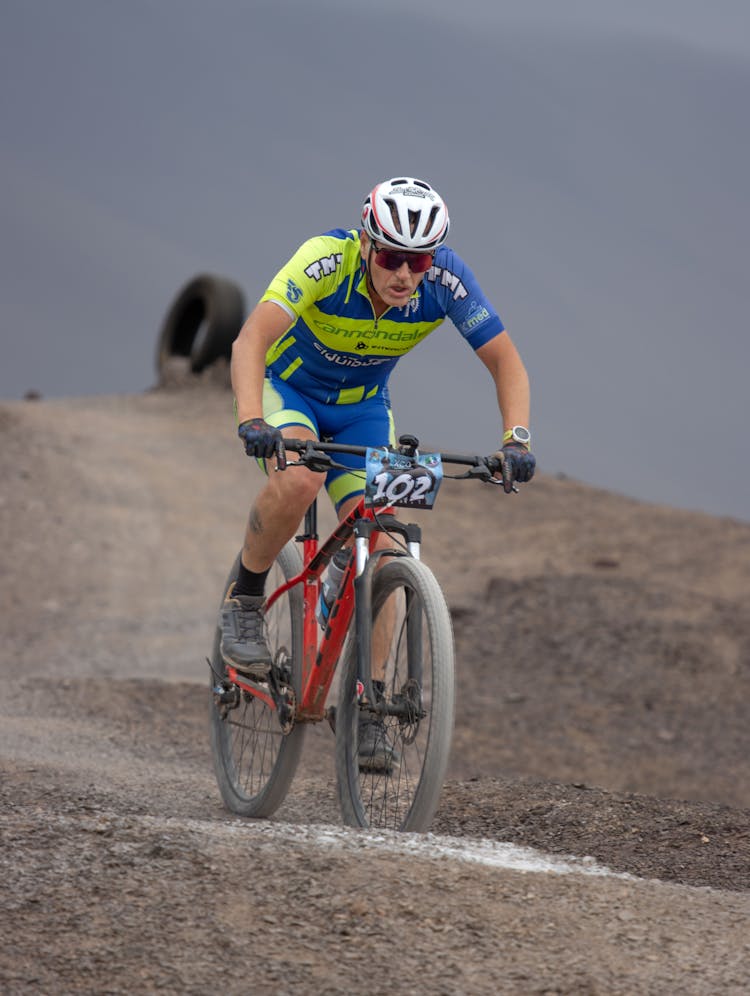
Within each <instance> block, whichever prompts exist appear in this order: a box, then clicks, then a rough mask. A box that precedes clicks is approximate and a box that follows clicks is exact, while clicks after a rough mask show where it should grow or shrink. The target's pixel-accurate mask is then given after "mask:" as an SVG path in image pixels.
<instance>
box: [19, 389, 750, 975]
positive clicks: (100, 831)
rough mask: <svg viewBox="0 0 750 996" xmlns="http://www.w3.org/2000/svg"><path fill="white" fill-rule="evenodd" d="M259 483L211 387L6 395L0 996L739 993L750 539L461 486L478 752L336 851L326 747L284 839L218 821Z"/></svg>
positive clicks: (434, 532)
mask: <svg viewBox="0 0 750 996" xmlns="http://www.w3.org/2000/svg"><path fill="white" fill-rule="evenodd" d="M403 428H408V427H403ZM259 483H260V478H259V476H258V474H257V472H256V471H255V469H254V468H253V466H252V465H251V463H250V461H247V460H246V459H244V457H243V456H242V453H241V450H240V449H239V446H238V444H237V442H236V440H235V438H234V434H233V428H232V418H231V399H230V397H229V395H228V393H227V392H226V390H225V389H223V388H222V387H221V386H220V385H217V384H210V383H203V384H202V385H196V386H195V387H193V388H185V387H182V388H178V387H175V388H172V389H162V390H159V391H153V392H148V393H146V394H144V395H142V396H134V397H115V398H111V397H107V398H84V399H68V400H63V401H54V402H46V401H43V400H36V401H27V402H16V403H5V404H3V405H0V543H1V544H2V550H3V556H2V561H1V563H0V572H1V573H0V606H1V607H2V626H3V640H2V655H1V658H0V669H1V672H2V687H3V695H2V698H1V699H0V773H1V778H2V781H1V782H0V799H1V800H2V809H1V810H0V833H1V834H2V843H3V847H2V849H0V866H1V868H2V870H1V872H0V875H1V876H2V879H1V880H2V886H1V887H0V938H1V940H0V990H1V991H3V992H8V993H68V992H70V993H150V992H155V991H164V992H175V993H209V992H215V991H216V990H218V989H222V990H223V991H225V992H227V993H247V992H258V993H307V992H319V993H330V994H333V993H351V992H356V991H364V992H370V993H386V992H387V993H389V994H394V993H398V994H401V993H445V994H448V993H451V994H452V993H467V994H473V993H477V994H483V993H488V994H489V993H499V992H503V993H505V992H507V993H591V994H593V993H618V994H619V993H622V994H625V993H674V992H680V993H701V994H703V993H719V992H720V993H744V992H747V991H748V989H750V932H749V931H748V928H747V924H748V913H750V778H749V777H748V776H749V775H750V762H749V761H748V758H749V757H750V724H748V722H747V705H746V703H747V702H748V693H749V692H750V619H748V614H747V604H748V596H749V595H750V525H748V524H744V523H739V522H736V521H733V520H729V519H717V518H712V517H710V516H705V515H700V514H696V513H688V512H683V511H676V510H673V509H669V508H665V507H657V506H651V505H647V504H643V503H639V502H635V501H632V500H629V499H625V498H622V497H619V496H617V495H612V494H608V493H605V492H602V491H597V490H595V489H592V488H589V487H584V486H583V485H580V484H578V483H576V482H573V481H569V480H563V479H554V478H550V477H545V476H544V475H541V476H540V477H539V478H538V479H537V480H535V481H534V482H533V484H531V485H530V486H528V487H527V488H524V489H523V491H522V493H521V494H520V495H516V496H512V497H506V496H504V495H502V494H499V493H498V490H499V489H498V490H494V489H492V490H491V489H489V488H486V487H481V486H479V485H468V484H459V483H455V484H449V483H447V482H446V484H445V485H444V487H443V490H442V491H441V496H440V499H439V502H438V507H437V508H436V509H435V511H434V512H431V513H428V514H425V516H424V517H423V518H424V521H423V523H422V524H423V527H424V529H425V559H426V560H427V561H428V562H429V563H430V565H431V566H432V567H433V569H434V570H435V573H436V574H437V575H438V577H439V579H440V581H441V584H442V585H443V587H444V589H445V591H446V595H447V597H448V600H449V603H450V605H451V609H452V613H453V620H454V627H455V632H456V643H457V651H458V663H459V689H458V711H457V717H456V735H455V741H454V750H453V757H452V763H451V770H450V775H449V780H448V782H447V784H446V787H445V790H444V793H443V797H442V801H441V805H440V808H439V810H438V813H437V816H436V819H435V821H434V825H433V827H432V833H431V834H430V835H428V836H427V837H426V838H418V842H415V843H412V841H413V840H414V839H413V838H409V837H408V835H407V836H406V837H405V836H404V835H401V836H400V837H399V836H398V835H379V837H378V838H372V837H370V836H368V835H364V834H355V833H349V832H344V831H343V830H342V829H341V828H340V826H339V823H340V821H339V816H338V812H337V807H336V794H335V784H334V778H333V758H332V737H331V734H330V731H329V730H328V729H327V728H323V727H319V728H315V729H314V730H311V731H310V732H309V735H308V747H307V749H306V751H305V756H304V761H303V764H302V767H301V769H300V771H299V774H298V777H297V779H296V780H295V783H294V786H293V790H292V792H291V794H290V797H289V799H288V800H287V802H286V803H285V805H284V806H283V807H282V809H281V810H280V811H279V813H278V815H277V817H276V818H275V819H274V820H272V821H267V822H264V823H253V822H251V821H240V820H237V819H235V818H233V817H232V816H231V815H230V814H228V813H227V812H226V811H224V810H223V809H222V807H221V804H220V801H219V797H218V792H217V790H216V786H215V782H214V779H213V775H212V772H211V764H210V755H209V747H208V734H207V691H206V687H207V674H206V671H207V669H206V666H205V656H206V654H207V652H208V650H209V646H210V640H211V632H212V628H213V624H214V618H215V611H216V607H217V602H218V597H219V592H220V588H221V584H222V581H223V578H224V576H225V574H226V571H227V568H228V565H229V564H230V563H231V560H232V558H233V556H234V554H235V552H236V548H237V546H238V544H239V541H240V537H241V533H242V528H243V524H244V518H245V515H246V510H247V504H248V501H249V499H250V497H251V495H252V494H253V493H254V491H255V490H256V489H257V487H258V486H259ZM329 515H330V513H327V512H326V513H325V515H324V516H323V523H322V525H323V526H324V525H325V524H326V523H329V524H330V518H327V516H329ZM504 845H518V846H521V847H532V848H535V849H538V850H539V851H541V852H543V854H544V855H546V856H547V857H546V859H545V860H546V862H547V864H546V865H545V864H544V863H543V862H542V858H540V857H539V856H538V855H537V856H536V857H534V856H533V855H532V856H531V857H529V858H528V861H527V863H526V864H524V863H523V862H521V864H520V865H519V864H518V862H517V860H516V859H518V856H519V854H520V855H521V856H522V857H523V856H524V855H526V852H523V851H518V850H513V849H508V848H505V849H504ZM513 856H515V857H513ZM511 858H513V860H511ZM514 861H516V863H515V864H514ZM545 869H546V870H545Z"/></svg>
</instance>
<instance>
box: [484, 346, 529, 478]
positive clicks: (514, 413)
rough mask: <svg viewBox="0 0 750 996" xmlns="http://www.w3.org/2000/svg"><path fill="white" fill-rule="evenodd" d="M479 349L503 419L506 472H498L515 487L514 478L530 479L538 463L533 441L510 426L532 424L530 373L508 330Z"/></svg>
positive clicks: (527, 425)
mask: <svg viewBox="0 0 750 996" xmlns="http://www.w3.org/2000/svg"><path fill="white" fill-rule="evenodd" d="M476 352H477V356H478V357H479V359H480V360H481V361H482V363H484V365H485V366H486V367H487V369H488V370H489V372H490V374H491V375H492V379H493V381H494V382H495V390H496V391H497V403H498V406H499V408H500V413H501V415H502V419H503V438H502V443H501V447H502V449H501V451H500V452H501V453H502V456H503V472H502V475H499V474H498V475H496V476H497V477H500V476H502V480H503V484H504V486H505V490H506V492H508V491H510V490H512V486H513V482H514V481H521V482H526V481H530V480H531V478H532V477H533V476H534V470H535V467H536V460H535V458H534V456H533V454H532V453H531V452H530V445H523V443H521V442H518V441H516V440H515V439H513V438H511V437H510V432H511V430H512V429H514V428H515V427H517V426H522V427H523V428H525V429H528V428H529V418H530V410H531V409H530V391H529V375H528V373H527V372H526V367H525V366H524V364H523V360H522V359H521V357H520V355H519V352H518V350H517V349H516V347H515V345H514V343H513V341H512V340H511V338H510V336H509V335H508V333H507V331H506V332H501V333H500V334H499V335H496V336H494V337H493V338H492V339H490V341H489V342H486V343H485V344H484V345H483V346H480V347H479V348H478V349H477V351H476Z"/></svg>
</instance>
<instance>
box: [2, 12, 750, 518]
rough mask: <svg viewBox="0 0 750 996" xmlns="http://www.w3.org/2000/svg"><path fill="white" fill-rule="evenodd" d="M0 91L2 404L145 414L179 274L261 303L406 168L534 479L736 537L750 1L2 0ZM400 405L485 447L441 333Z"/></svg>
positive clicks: (486, 383) (470, 360) (408, 369)
mask: <svg viewBox="0 0 750 996" xmlns="http://www.w3.org/2000/svg"><path fill="white" fill-rule="evenodd" d="M0 92H2V94H3V97H2V104H1V105H0V114H1V115H2V117H1V119H0V123H1V124H2V136H3V151H2V157H1V158H0V274H1V276H0V280H1V281H2V297H3V317H2V326H0V327H1V328H2V346H3V349H2V356H3V359H2V363H1V364H0V398H18V397H21V396H22V395H23V393H24V392H25V391H26V390H27V389H28V388H37V389H39V390H41V391H42V392H43V393H44V394H45V395H46V396H56V395H78V394H96V393H110V392H137V391H140V390H142V389H144V388H146V387H148V386H149V385H150V384H152V383H153V381H154V367H153V355H154V350H155V345H156V339H157V335H158V330H159V326H160V323H161V321H162V318H163V316H164V313H165V312H166V310H167V307H168V306H169V304H170V302H171V300H172V298H173V297H174V295H175V294H176V292H177V290H178V289H179V288H180V287H181V286H182V285H183V284H184V283H185V282H186V281H187V280H188V279H190V278H191V277H192V276H193V275H195V274H197V273H200V272H205V271H213V272H216V273H220V274H223V275H225V276H227V277H230V278H231V279H234V280H236V281H237V282H238V283H240V284H241V285H242V287H243V288H244V290H245V293H246V296H247V300H248V303H249V304H251V303H253V302H254V301H255V300H256V299H257V297H258V296H259V295H260V294H261V293H262V291H263V290H264V288H265V285H266V283H267V282H268V280H269V279H270V277H271V276H272V275H273V273H274V272H275V270H276V269H277V268H278V267H279V266H280V265H281V264H282V263H283V262H284V261H285V260H286V258H288V256H290V255H291V253H292V251H293V250H294V249H295V248H296V246H297V245H298V244H299V243H300V242H301V241H303V239H305V238H307V237H308V236H310V235H313V234H317V233H318V232H320V231H324V230H325V229H327V228H331V227H335V226H339V225H344V226H350V225H355V224H356V223H357V220H358V213H359V206H360V204H361V200H362V198H363V196H364V194H365V192H366V191H367V190H368V189H369V188H370V187H371V186H372V185H373V184H374V183H375V182H377V181H378V180H380V179H384V178H385V177H387V176H391V175H394V174H396V173H401V172H405V173H413V174H416V175H421V176H424V178H425V179H427V180H429V181H430V182H432V183H433V184H434V185H435V186H436V187H437V188H438V189H439V190H440V191H441V193H442V194H443V195H444V197H445V198H446V200H447V202H448V205H449V208H450V211H451V217H452V230H451V240H450V241H451V244H452V245H453V247H454V248H455V249H456V250H458V251H459V252H460V253H461V254H462V255H463V256H464V257H465V258H466V260H467V262H468V263H469V264H470V265H471V266H472V268H473V269H474V270H475V272H476V273H477V275H478V276H479V278H480V280H481V282H482V284H483V286H484V288H485V291H486V292H487V293H488V294H489V296H490V297H491V298H492V299H493V301H494V303H495V304H496V306H497V308H498V310H499V311H500V314H501V315H502V317H503V319H504V321H505V322H506V324H507V325H508V327H509V329H510V331H511V333H512V335H513V336H514V339H515V340H516V342H517V343H518V345H519V347H520V349H521V352H522V354H523V356H524V359H525V360H526V362H527V365H528V367H529V370H530V373H531V377H532V386H533V411H534V414H533V426H532V428H533V430H534V435H535V449H536V452H537V454H538V456H539V460H540V465H541V466H542V467H543V468H544V469H545V470H547V471H549V472H558V471H564V472H566V473H568V474H570V475H571V476H573V477H577V478H580V479H582V480H585V481H588V482H590V483H592V484H595V485H599V486H602V487H605V488H612V489H614V490H617V491H622V492H625V493H627V494H632V495H635V496H636V497H640V498H643V499H646V500H654V501H660V502H667V503H669V504H675V505H680V506H686V507H691V508H702V509H705V510H707V511H711V512H714V513H718V514H728V515H733V516H739V517H742V518H750V461H748V459H747V452H748V446H747V442H746V434H747V425H748V412H749V410H750V403H749V402H748V398H747V396H748V391H747V388H746V386H745V381H746V380H747V377H748V372H749V371H750V345H749V343H748V336H747V331H746V329H747V315H748V312H749V310H750V308H749V307H748V306H749V305H750V289H749V288H748V283H749V282H748V261H749V260H750V252H749V251H748V250H749V249H750V245H748V243H749V241H750V235H749V234H748V233H750V199H749V198H748V192H747V177H748V176H750V129H748V126H747V122H748V111H747V109H748V106H749V105H750V5H748V4H747V3H745V2H744V0H743V2H742V3H740V2H730V0H723V2H722V0H720V2H714V3H712V4H711V5H708V4H705V3H703V2H698V0H679V2H677V0H649V2H648V3H646V2H645V0H637V2H631V3H630V4H628V5H626V6H623V5H622V4H619V3H614V2H608V0H577V2H571V3H568V4H564V5H562V4H559V3H558V2H553V0H539V2H532V0H526V2H524V3H521V2H520V0H516V2H505V3H502V4H501V3H496V2H495V0H464V2H463V3H461V4H460V5H456V4H455V3H449V2H448V0H432V2H430V3H427V2H423V0H413V2H412V3H410V4H408V5H404V4H401V3H396V2H395V0H381V2H380V3H379V4H378V5H377V7H376V6H374V5H369V4H368V5H365V4H362V5H357V4H352V3H351V2H348V3H344V2H343V0H326V2H320V3H318V4H316V5H308V4H307V3H303V2H302V0H293V2H286V3H284V2H279V0H276V2H273V3H270V2H269V3H252V4H249V3H241V2H239V0H213V2H211V3H209V2H208V0H205V2H197V0H179V2H178V0H158V2H156V0H129V2H128V3H115V2H101V0H88V2H84V0H66V3H65V4H58V3H53V2H41V0H5V2H4V3H3V5H2V10H1V11H0ZM393 397H394V406H395V409H396V414H397V418H398V423H397V424H398V427H399V429H401V430H402V431H414V432H416V434H417V435H418V436H420V438H421V439H422V440H423V441H424V443H425V444H430V445H435V446H443V447H445V448H454V449H455V448H458V447H461V446H464V445H465V446H466V447H467V448H470V449H471V450H485V449H486V450H489V449H491V448H493V447H494V445H495V442H496V440H497V435H498V415H497V411H496V406H495V404H494V399H493V391H492V385H491V381H490V380H489V378H488V376H487V374H486V372H485V370H484V368H483V367H482V366H481V364H479V363H478V362H477V361H476V360H475V359H474V357H473V356H472V354H471V351H470V350H468V349H467V348H466V346H465V344H463V343H462V342H461V341H460V339H459V337H458V335H457V333H455V330H453V328H452V326H450V324H447V325H445V326H444V327H443V328H441V329H440V330H438V331H437V332H436V333H434V334H433V336H431V337H430V339H428V340H427V342H426V343H425V344H424V345H423V346H422V347H421V348H420V349H418V350H416V351H415V352H413V353H412V354H410V355H409V356H408V357H407V358H406V359H405V360H404V361H403V363H402V364H400V366H399V369H398V370H397V373H396V375H395V376H394V380H393ZM228 431H232V430H231V424H229V425H228Z"/></svg>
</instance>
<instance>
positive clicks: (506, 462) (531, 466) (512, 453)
mask: <svg viewBox="0 0 750 996" xmlns="http://www.w3.org/2000/svg"><path fill="white" fill-rule="evenodd" d="M500 455H501V456H502V458H503V490H504V491H505V493H506V495H507V494H510V492H511V491H512V490H513V482H514V481H518V482H519V483H520V484H525V483H526V482H527V481H530V480H531V478H532V477H533V476H534V470H535V469H536V457H535V456H534V454H533V453H530V452H529V451H528V450H527V449H526V447H525V446H524V445H523V443H506V444H505V446H503V448H502V450H501V451H500Z"/></svg>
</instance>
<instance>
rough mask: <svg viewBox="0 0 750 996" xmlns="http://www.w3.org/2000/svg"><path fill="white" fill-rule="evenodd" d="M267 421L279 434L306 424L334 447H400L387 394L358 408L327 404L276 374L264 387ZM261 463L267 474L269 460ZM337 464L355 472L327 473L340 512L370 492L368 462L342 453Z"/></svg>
mask: <svg viewBox="0 0 750 996" xmlns="http://www.w3.org/2000/svg"><path fill="white" fill-rule="evenodd" d="M263 418H264V419H265V420H266V422H268V424H269V425H273V426H275V427H276V428H277V429H288V428H290V427H291V426H295V425H304V426H306V427H307V428H308V429H310V430H311V431H312V432H314V433H315V435H316V436H317V437H318V439H323V438H325V439H328V440H330V441H332V442H334V443H349V444H351V445H352V446H385V445H386V444H387V443H390V444H391V445H395V442H396V433H395V429H394V424H393V415H392V413H391V406H390V404H389V400H388V394H387V391H385V390H382V389H379V390H377V392H375V393H373V394H372V395H371V396H370V397H367V398H364V399H363V400H362V401H357V402H356V403H354V404H349V405H346V404H341V403H340V402H339V403H338V404H325V403H324V402H322V401H316V400H314V399H312V398H310V397H307V396H304V395H302V394H300V393H299V392H298V391H295V390H294V388H292V387H290V386H289V384H288V383H287V382H286V381H283V380H280V379H279V378H278V377H274V376H273V375H271V376H269V377H267V378H266V380H265V383H264V385H263ZM258 462H259V463H260V464H261V466H262V467H263V468H264V469H265V466H264V461H258ZM336 462H337V463H342V464H344V465H345V466H346V467H348V468H351V470H340V469H338V468H336V469H333V470H329V471H328V472H327V474H326V491H327V492H328V495H329V497H330V499H331V501H332V502H333V504H334V506H335V508H336V511H337V512H338V510H339V508H340V507H341V505H342V504H343V502H345V501H346V500H347V499H348V498H351V497H352V496H354V495H361V494H362V493H363V492H364V490H365V480H364V466H365V458H364V457H356V456H352V455H350V454H348V453H339V454H337V455H336Z"/></svg>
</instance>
